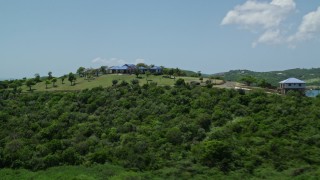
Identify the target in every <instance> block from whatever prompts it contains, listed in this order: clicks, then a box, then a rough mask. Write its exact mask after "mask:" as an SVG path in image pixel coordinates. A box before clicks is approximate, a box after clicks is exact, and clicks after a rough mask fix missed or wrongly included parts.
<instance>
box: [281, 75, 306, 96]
mask: <svg viewBox="0 0 320 180" xmlns="http://www.w3.org/2000/svg"><path fill="white" fill-rule="evenodd" d="M279 83H280V90H281V94H287V93H288V91H290V90H291V91H299V92H302V93H303V92H304V91H305V89H306V83H305V82H304V81H302V80H300V79H297V78H289V79H286V80H283V81H281V82H279Z"/></svg>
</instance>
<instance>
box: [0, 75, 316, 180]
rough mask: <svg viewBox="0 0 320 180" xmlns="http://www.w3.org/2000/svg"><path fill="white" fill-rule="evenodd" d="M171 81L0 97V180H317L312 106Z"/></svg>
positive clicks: (295, 99)
mask: <svg viewBox="0 0 320 180" xmlns="http://www.w3.org/2000/svg"><path fill="white" fill-rule="evenodd" d="M176 82H177V86H174V87H173V86H156V85H155V84H149V85H148V84H144V85H138V84H134V85H132V84H125V83H119V84H117V85H116V86H109V87H107V88H102V87H97V88H92V89H90V90H88V89H85V90H81V91H80V90H79V91H70V92H67V91H64V92H45V91H35V92H33V93H21V94H17V93H15V92H14V91H12V90H9V89H6V90H0V122H1V123H0V169H1V170H0V176H1V178H6V179H108V178H113V179H156V178H158V179H226V178H230V179H238V178H239V177H241V178H245V179H293V178H297V179H312V178H314V179H316V178H317V177H319V176H320V168H319V167H320V166H319V163H320V143H319V142H320V141H319V139H320V137H319V130H320V121H319V118H320V117H319V114H320V111H319V105H320V99H319V97H317V98H307V97H302V96H298V95H296V94H294V93H291V94H289V95H288V96H279V95H275V94H266V93H264V92H262V91H253V92H251V93H244V92H243V91H236V90H228V89H217V88H208V87H200V86H192V85H188V84H185V83H184V81H182V80H179V81H178V80H177V81H176ZM76 86H77V85H76ZM306 112H308V113H306Z"/></svg>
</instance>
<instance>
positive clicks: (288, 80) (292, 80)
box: [279, 78, 306, 84]
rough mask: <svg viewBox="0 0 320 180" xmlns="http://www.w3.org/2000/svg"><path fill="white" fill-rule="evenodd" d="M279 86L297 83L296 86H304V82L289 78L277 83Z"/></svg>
mask: <svg viewBox="0 0 320 180" xmlns="http://www.w3.org/2000/svg"><path fill="white" fill-rule="evenodd" d="M279 83H280V84H287V83H297V84H305V83H306V82H304V81H301V80H300V79H297V78H289V79H286V80H284V81H281V82H279Z"/></svg>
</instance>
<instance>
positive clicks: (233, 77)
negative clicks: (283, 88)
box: [223, 68, 320, 86]
mask: <svg viewBox="0 0 320 180" xmlns="http://www.w3.org/2000/svg"><path fill="white" fill-rule="evenodd" d="M223 75H224V77H225V79H226V80H228V81H239V79H241V78H242V77H244V76H248V75H250V76H253V77H255V78H258V79H265V80H266V81H267V82H269V83H271V84H272V85H274V86H277V85H278V83H279V82H280V81H282V80H284V79H287V78H290V77H295V78H298V79H301V80H304V81H306V83H307V85H309V86H311V85H317V86H318V85H320V68H312V69H300V68H296V69H289V70H284V71H270V72H254V71H250V70H231V71H229V72H226V73H223Z"/></svg>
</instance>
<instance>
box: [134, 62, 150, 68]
mask: <svg viewBox="0 0 320 180" xmlns="http://www.w3.org/2000/svg"><path fill="white" fill-rule="evenodd" d="M136 66H137V67H138V68H139V67H144V68H148V65H146V64H145V63H138V64H137V65H136Z"/></svg>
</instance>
